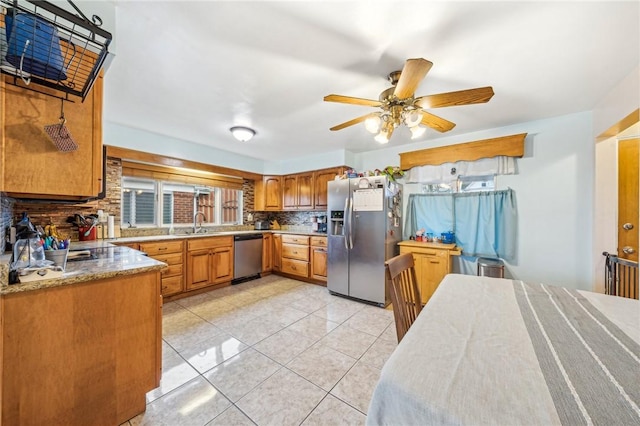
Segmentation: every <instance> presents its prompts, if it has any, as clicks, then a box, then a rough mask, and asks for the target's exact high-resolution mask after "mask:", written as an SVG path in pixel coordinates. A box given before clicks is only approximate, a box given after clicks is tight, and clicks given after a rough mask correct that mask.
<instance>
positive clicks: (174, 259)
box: [153, 253, 182, 265]
mask: <svg viewBox="0 0 640 426" xmlns="http://www.w3.org/2000/svg"><path fill="white" fill-rule="evenodd" d="M153 258H154V259H155V260H159V261H160V262H164V263H166V264H167V265H178V264H181V263H182V253H171V254H156V255H154V256H153Z"/></svg>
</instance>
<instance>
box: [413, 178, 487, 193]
mask: <svg viewBox="0 0 640 426" xmlns="http://www.w3.org/2000/svg"><path fill="white" fill-rule="evenodd" d="M495 190H496V176H495V175H491V176H458V178H457V179H456V180H453V181H451V182H449V183H446V182H442V183H430V184H424V185H422V193H423V194H430V193H431V194H433V193H451V192H478V191H495Z"/></svg>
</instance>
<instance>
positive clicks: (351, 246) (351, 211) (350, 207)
mask: <svg viewBox="0 0 640 426" xmlns="http://www.w3.org/2000/svg"><path fill="white" fill-rule="evenodd" d="M349 246H350V247H349V248H351V249H353V198H352V197H349Z"/></svg>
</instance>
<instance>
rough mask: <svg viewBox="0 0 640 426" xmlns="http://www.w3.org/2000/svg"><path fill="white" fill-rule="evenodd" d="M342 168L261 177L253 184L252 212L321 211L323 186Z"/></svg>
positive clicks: (323, 199)
mask: <svg viewBox="0 0 640 426" xmlns="http://www.w3.org/2000/svg"><path fill="white" fill-rule="evenodd" d="M344 169H345V167H332V168H330V169H322V170H315V171H311V172H305V173H296V174H291V175H285V176H263V177H262V180H256V181H255V210H258V211H279V210H325V209H326V208H327V183H329V182H330V181H332V180H334V179H335V177H336V175H341V174H342V173H343V172H344Z"/></svg>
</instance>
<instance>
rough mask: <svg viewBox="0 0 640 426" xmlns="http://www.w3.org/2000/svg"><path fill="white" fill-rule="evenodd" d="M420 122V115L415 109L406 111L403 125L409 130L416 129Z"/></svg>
mask: <svg viewBox="0 0 640 426" xmlns="http://www.w3.org/2000/svg"><path fill="white" fill-rule="evenodd" d="M421 121H422V113H421V112H420V111H418V110H416V109H414V110H411V111H406V112H405V114H404V123H405V124H406V125H407V127H409V128H413V127H416V126H417V125H418V124H420V122H421Z"/></svg>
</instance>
